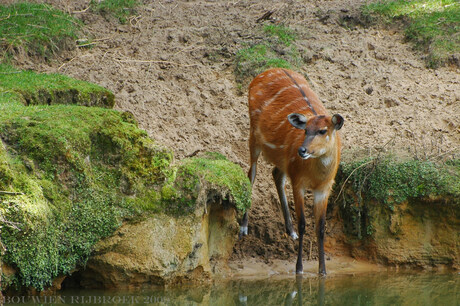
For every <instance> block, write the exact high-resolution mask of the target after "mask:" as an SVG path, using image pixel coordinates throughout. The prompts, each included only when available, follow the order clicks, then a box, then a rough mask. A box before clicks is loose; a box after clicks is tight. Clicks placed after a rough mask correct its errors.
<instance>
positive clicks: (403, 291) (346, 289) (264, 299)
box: [4, 273, 460, 306]
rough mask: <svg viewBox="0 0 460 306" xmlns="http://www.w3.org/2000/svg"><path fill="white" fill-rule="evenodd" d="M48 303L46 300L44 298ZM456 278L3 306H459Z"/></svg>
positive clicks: (9, 301)
mask: <svg viewBox="0 0 460 306" xmlns="http://www.w3.org/2000/svg"><path fill="white" fill-rule="evenodd" d="M46 298H47V299H48V300H45V299H46ZM459 301H460V275H459V274H455V273H451V274H426V273H425V274H388V273H378V274H373V275H363V274H357V275H354V276H353V275H348V276H343V275H342V276H327V277H317V278H301V277H297V278H296V277H295V276H292V277H290V278H287V279H281V280H274V279H266V280H258V281H229V282H225V283H218V284H214V285H208V286H200V287H196V286H195V287H192V286H183V287H181V288H169V289H156V290H151V289H149V290H138V291H124V292H120V291H117V292H114V291H98V290H84V291H82V290H70V289H67V290H63V291H61V292H60V293H59V295H57V296H53V297H22V298H21V297H14V296H9V297H6V298H5V300H4V304H5V305H18V304H19V305H37V304H40V303H41V304H48V305H50V304H53V305H83V304H84V305H257V306H262V305H417V306H421V305H446V306H450V305H452V306H458V305H460V302H459Z"/></svg>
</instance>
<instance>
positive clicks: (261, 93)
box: [256, 90, 264, 96]
mask: <svg viewBox="0 0 460 306" xmlns="http://www.w3.org/2000/svg"><path fill="white" fill-rule="evenodd" d="M263 94H264V93H263V91H262V90H259V91H258V92H257V93H256V95H258V96H261V95H263Z"/></svg>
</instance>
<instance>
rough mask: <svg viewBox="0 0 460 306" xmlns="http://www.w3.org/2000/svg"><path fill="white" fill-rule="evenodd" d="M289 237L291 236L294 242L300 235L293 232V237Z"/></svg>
mask: <svg viewBox="0 0 460 306" xmlns="http://www.w3.org/2000/svg"><path fill="white" fill-rule="evenodd" d="M289 236H291V238H292V239H294V240H297V239H299V235H297V233H296V232H292V233H291V235H289Z"/></svg>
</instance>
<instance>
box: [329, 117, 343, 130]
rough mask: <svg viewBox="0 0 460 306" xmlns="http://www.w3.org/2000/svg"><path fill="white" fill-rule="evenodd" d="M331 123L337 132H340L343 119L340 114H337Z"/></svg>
mask: <svg viewBox="0 0 460 306" xmlns="http://www.w3.org/2000/svg"><path fill="white" fill-rule="evenodd" d="M331 121H332V124H333V125H334V128H335V129H336V130H340V129H341V128H342V125H343V117H342V116H340V115H339V114H335V115H334V116H332V118H331Z"/></svg>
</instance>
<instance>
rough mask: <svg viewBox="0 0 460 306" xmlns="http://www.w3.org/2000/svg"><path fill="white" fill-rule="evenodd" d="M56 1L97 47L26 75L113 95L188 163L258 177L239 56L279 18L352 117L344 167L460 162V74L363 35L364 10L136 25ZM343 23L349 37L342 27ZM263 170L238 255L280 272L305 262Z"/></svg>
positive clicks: (179, 13) (265, 6) (207, 8)
mask: <svg viewBox="0 0 460 306" xmlns="http://www.w3.org/2000/svg"><path fill="white" fill-rule="evenodd" d="M45 2H48V3H52V4H53V5H55V6H57V7H59V8H61V9H64V10H66V11H68V12H70V13H72V14H74V15H75V16H76V17H77V18H80V19H81V20H82V21H83V22H84V23H85V24H86V28H87V30H88V33H87V35H91V36H92V37H93V38H94V42H95V44H94V45H93V46H92V48H78V49H76V50H74V51H72V52H69V53H65V54H63V55H61V56H60V57H59V58H58V59H57V60H55V61H53V62H51V63H39V64H37V63H34V62H32V61H29V60H27V59H20V61H21V65H22V66H23V68H32V69H35V70H39V71H43V72H59V73H63V74H66V75H69V76H72V77H75V78H77V79H82V80H87V81H91V82H94V83H97V84H100V85H102V86H105V87H107V88H109V89H110V90H112V91H113V92H114V93H115V95H116V108H117V109H120V110H125V111H130V112H132V113H133V114H134V115H135V117H136V118H137V120H138V121H139V124H140V127H141V128H143V129H145V130H146V131H147V132H148V133H149V135H150V136H151V137H153V138H154V139H156V140H157V141H158V142H160V143H162V144H164V145H166V146H169V147H171V148H173V149H174V151H175V157H176V158H177V159H181V158H184V157H186V156H189V155H191V154H193V153H194V152H196V151H202V150H203V151H217V152H220V153H222V154H224V155H225V156H227V157H228V158H229V159H230V160H231V161H233V162H235V163H237V164H239V165H241V167H242V168H243V169H244V170H245V171H247V169H248V158H249V156H248V150H247V138H248V127H249V119H248V114H247V94H246V91H245V90H244V94H242V95H241V94H239V91H238V90H237V84H236V82H235V76H234V74H233V69H234V55H235V53H236V52H237V50H238V49H240V48H242V47H243V46H245V44H250V43H251V42H253V41H255V40H256V39H257V36H258V35H259V33H260V28H261V25H260V24H258V23H257V22H256V20H257V19H258V18H259V17H261V16H262V15H263V14H264V13H266V12H267V11H268V10H273V11H274V14H273V18H274V21H275V22H279V23H284V24H286V25H288V26H289V27H291V28H293V29H295V31H296V32H297V35H298V40H297V42H296V45H297V47H298V49H299V51H300V52H301V54H302V57H303V59H304V64H303V66H302V67H301V68H300V69H299V71H301V72H302V73H304V74H307V75H308V76H309V79H310V82H311V85H312V88H313V90H314V91H316V93H317V94H318V95H319V97H320V98H321V99H322V101H323V103H324V104H325V106H326V107H327V108H328V109H329V110H330V111H331V112H332V113H340V114H341V115H342V116H343V117H344V118H345V125H344V127H343V129H342V138H343V151H344V158H350V156H351V157H354V156H356V154H358V153H357V152H359V154H375V151H376V150H377V149H379V148H381V147H383V146H384V145H385V144H386V146H385V150H391V151H398V152H406V154H412V155H414V154H416V155H419V156H420V155H423V156H425V155H428V156H433V157H436V156H442V157H446V156H449V155H452V154H454V153H457V154H458V152H459V146H460V115H459V114H460V74H459V72H460V71H459V69H458V67H446V68H440V69H437V70H428V69H426V68H425V64H424V61H423V54H420V53H417V52H415V51H413V50H412V46H411V45H410V44H408V43H406V42H405V41H404V38H403V36H402V34H401V33H400V32H397V31H395V30H388V29H383V28H376V27H362V26H359V25H358V26H353V23H354V22H356V21H357V20H358V19H356V16H357V10H358V8H359V6H360V5H361V3H362V2H361V1H360V0H346V1H343V0H330V1H326V0H318V1H283V2H282V3H280V1H274V0H252V1H219V0H214V1H211V0H209V1H168V0H164V1H144V2H145V3H146V4H145V6H143V7H141V8H139V10H138V15H137V16H133V18H131V20H130V22H129V23H128V24H126V25H121V24H119V23H118V22H117V21H116V20H115V19H110V18H108V19H106V18H104V17H102V16H100V15H97V14H94V13H92V12H91V11H90V10H85V9H86V8H87V6H88V3H89V0H85V1H80V0H79V1H71V0H47V1H45ZM343 20H346V21H348V25H349V27H343V26H341V25H340V23H343ZM358 21H359V20H358ZM260 164H261V165H260V166H259V173H258V177H257V179H256V185H255V188H254V192H253V206H252V208H251V211H250V214H251V217H250V228H249V236H247V237H245V238H244V239H243V240H241V241H240V242H239V243H238V244H237V246H236V247H235V251H234V255H233V261H234V262H235V263H236V265H237V267H238V263H239V262H240V260H241V259H243V258H245V259H247V258H258V259H259V260H262V261H265V262H266V263H268V264H270V263H271V264H272V266H275V264H273V260H290V261H292V260H293V259H294V257H295V248H296V242H294V241H292V240H291V239H290V238H287V237H285V235H284V226H283V222H282V215H281V211H280V209H279V206H278V199H277V194H276V190H275V188H274V186H273V184H272V182H271V167H270V166H269V165H267V164H266V163H265V162H264V161H260ZM288 196H289V195H288ZM290 202H291V205H292V201H290ZM307 205H308V206H310V205H311V204H310V202H308V203H307ZM331 205H332V204H331ZM331 211H332V212H333V211H334V209H332V210H331ZM311 214H312V212H311V209H308V207H307V229H308V230H307V235H306V238H305V239H306V241H305V254H307V255H306V256H307V259H310V260H313V261H314V260H315V258H316V257H315V254H316V249H315V248H316V239H315V238H314V235H312V218H311ZM328 219H330V220H329V221H328V224H327V238H326V253H327V255H328V257H332V258H334V257H337V256H344V255H347V249H346V247H344V246H343V243H342V242H341V241H343V239H341V237H342V236H341V229H340V226H339V224H336V223H334V221H333V219H331V217H328ZM292 262H293V261H292ZM328 265H329V264H328ZM315 266H316V264H315ZM236 270H238V268H236Z"/></svg>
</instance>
